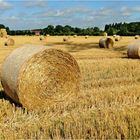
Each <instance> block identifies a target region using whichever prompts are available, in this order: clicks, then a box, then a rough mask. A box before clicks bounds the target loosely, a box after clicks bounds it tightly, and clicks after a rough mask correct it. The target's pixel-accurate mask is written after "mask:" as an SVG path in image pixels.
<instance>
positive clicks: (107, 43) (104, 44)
mask: <svg viewBox="0 0 140 140" xmlns="http://www.w3.org/2000/svg"><path fill="white" fill-rule="evenodd" d="M113 45H114V41H113V40H112V39H111V38H109V37H107V38H105V37H104V38H101V39H100V40H99V46H100V48H112V47H113Z"/></svg>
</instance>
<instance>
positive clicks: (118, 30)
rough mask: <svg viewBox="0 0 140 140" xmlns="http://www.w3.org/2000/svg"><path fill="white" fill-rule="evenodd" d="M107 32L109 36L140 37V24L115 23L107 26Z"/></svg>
mask: <svg viewBox="0 0 140 140" xmlns="http://www.w3.org/2000/svg"><path fill="white" fill-rule="evenodd" d="M104 31H105V32H107V33H108V35H114V34H118V35H121V36H133V35H140V22H131V23H125V22H124V23H113V24H108V25H105V29H104Z"/></svg>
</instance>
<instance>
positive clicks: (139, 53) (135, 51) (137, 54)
mask: <svg viewBox="0 0 140 140" xmlns="http://www.w3.org/2000/svg"><path fill="white" fill-rule="evenodd" d="M127 55H128V57H129V58H140V41H134V42H132V43H131V44H129V45H128V50H127Z"/></svg>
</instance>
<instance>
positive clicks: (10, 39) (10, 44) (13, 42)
mask: <svg viewBox="0 0 140 140" xmlns="http://www.w3.org/2000/svg"><path fill="white" fill-rule="evenodd" d="M14 44H15V41H14V39H12V38H7V40H6V41H5V43H4V45H5V46H14Z"/></svg>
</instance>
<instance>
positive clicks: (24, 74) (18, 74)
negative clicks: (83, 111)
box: [1, 45, 80, 110]
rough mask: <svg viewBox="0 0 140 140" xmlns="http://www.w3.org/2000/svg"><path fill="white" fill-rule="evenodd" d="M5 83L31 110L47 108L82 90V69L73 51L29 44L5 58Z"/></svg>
mask: <svg viewBox="0 0 140 140" xmlns="http://www.w3.org/2000/svg"><path fill="white" fill-rule="evenodd" d="M1 83H2V86H3V88H4V91H5V93H6V94H7V95H8V96H9V97H10V98H11V99H13V100H14V101H15V102H16V103H19V104H21V105H22V106H23V107H25V108H27V109H28V110H42V109H43V110H44V109H45V108H46V107H49V106H51V105H54V104H56V103H57V104H58V103H60V102H61V103H64V102H65V101H66V100H68V99H69V97H71V96H72V95H75V94H77V93H78V91H79V83H80V69H79V66H78V64H77V62H76V60H75V59H74V58H73V57H72V56H71V55H70V54H69V53H66V52H63V51H61V50H55V49H49V48H46V47H45V46H39V47H35V46H32V45H31V46H29V45H28V46H27V47H25V46H24V47H20V48H18V49H15V50H14V51H13V52H12V53H11V54H10V55H9V56H8V57H7V58H6V59H5V61H4V63H3V64H2V69H1Z"/></svg>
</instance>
